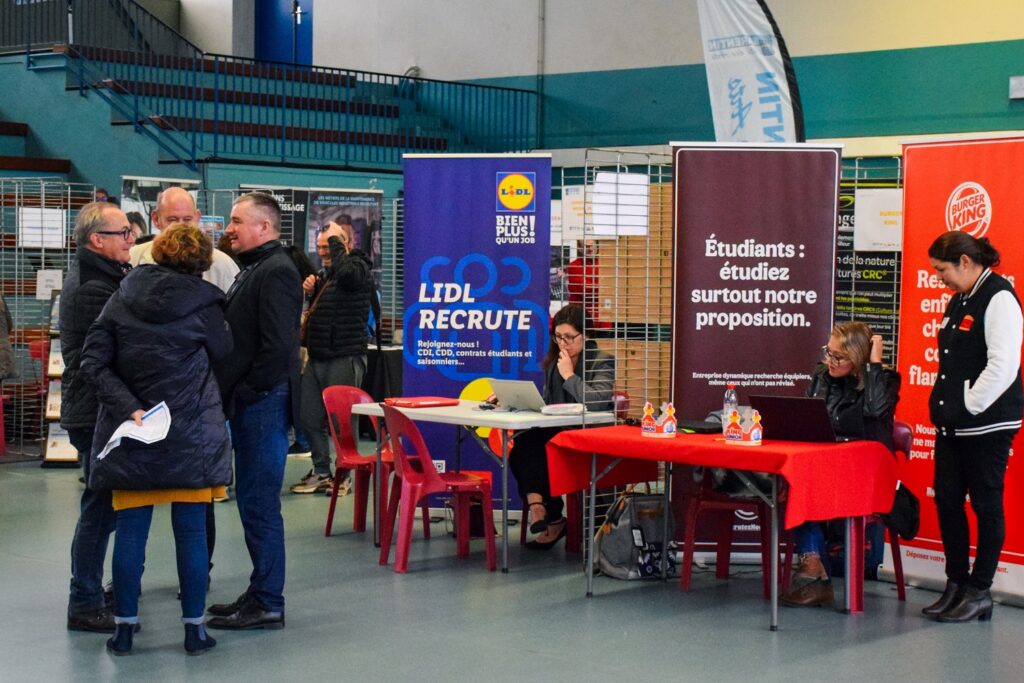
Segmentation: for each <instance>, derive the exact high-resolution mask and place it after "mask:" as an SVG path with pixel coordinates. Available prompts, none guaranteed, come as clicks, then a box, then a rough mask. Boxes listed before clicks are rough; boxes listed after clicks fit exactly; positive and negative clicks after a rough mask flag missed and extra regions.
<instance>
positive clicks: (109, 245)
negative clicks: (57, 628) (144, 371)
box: [60, 202, 135, 633]
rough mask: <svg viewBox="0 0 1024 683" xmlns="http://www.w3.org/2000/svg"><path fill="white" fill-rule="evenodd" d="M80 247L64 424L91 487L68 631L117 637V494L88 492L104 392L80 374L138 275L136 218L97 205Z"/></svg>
mask: <svg viewBox="0 0 1024 683" xmlns="http://www.w3.org/2000/svg"><path fill="white" fill-rule="evenodd" d="M75 242H76V243H77V244H78V251H77V253H76V255H75V260H74V261H73V262H72V263H71V267H70V268H69V270H68V275H67V277H66V278H64V286H63V289H62V290H61V295H60V298H61V303H60V350H61V353H62V354H63V356H64V375H63V377H62V378H61V387H62V389H61V402H60V424H61V426H62V427H64V429H66V430H67V432H68V438H69V439H70V441H71V445H72V446H74V447H75V448H76V449H77V450H78V454H79V457H80V458H81V459H82V464H83V467H84V468H85V481H86V487H85V490H84V491H82V499H81V503H80V506H79V513H78V524H77V526H76V527H75V536H74V540H72V542H71V590H70V596H69V598H68V629H69V630H72V631H99V632H106V633H109V632H112V631H113V630H114V615H113V613H112V612H111V611H110V608H109V607H108V606H107V605H106V604H105V601H104V597H103V560H104V557H106V554H107V543H108V542H109V540H110V534H111V532H112V531H113V530H114V509H113V508H112V507H111V502H110V492H109V491H95V490H93V489H92V488H91V487H89V485H88V481H89V450H90V448H91V447H92V437H93V430H94V429H95V428H96V412H97V409H98V406H97V402H96V393H95V391H94V389H93V387H92V385H91V383H90V382H89V381H88V380H87V379H86V377H85V376H83V375H82V374H81V373H80V372H79V368H80V365H81V359H82V347H83V345H84V343H85V335H86V332H88V331H89V326H90V325H92V323H93V321H95V320H96V318H97V317H99V314H100V311H101V310H103V306H104V305H105V304H106V303H107V300H108V299H109V298H110V297H111V295H112V294H113V293H114V292H115V291H117V287H118V285H119V284H120V282H121V279H122V278H123V277H124V276H125V274H126V273H127V272H128V271H129V270H130V269H131V266H129V265H128V251H129V249H131V246H132V244H134V242H135V238H134V237H133V236H132V231H131V227H130V226H129V225H128V217H127V216H125V214H124V212H123V211H121V210H120V209H119V208H117V206H116V205H114V204H109V203H106V202H92V203H90V204H86V205H85V206H83V207H82V209H81V211H79V212H78V218H77V220H76V222H75Z"/></svg>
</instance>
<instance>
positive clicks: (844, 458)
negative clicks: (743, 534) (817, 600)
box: [548, 426, 897, 529]
mask: <svg viewBox="0 0 1024 683" xmlns="http://www.w3.org/2000/svg"><path fill="white" fill-rule="evenodd" d="M592 453H597V454H598V456H599V457H598V463H597V472H598V473H599V474H600V473H601V471H602V470H603V469H604V468H605V467H606V466H607V465H608V464H609V463H610V462H611V461H612V460H613V459H614V458H623V460H622V462H620V463H619V464H618V465H617V466H616V467H615V468H614V469H613V470H612V471H611V472H609V473H608V474H606V475H605V476H604V477H603V478H602V479H601V480H600V481H599V482H598V486H600V487H609V486H616V485H622V484H626V483H632V482H640V481H653V480H655V479H657V476H658V474H657V472H658V469H657V464H658V462H670V463H686V464H690V465H705V466H709V467H728V468H731V469H738V470H753V471H756V472H768V473H771V474H779V475H782V477H783V478H784V479H785V480H786V481H787V482H789V493H788V497H787V503H786V506H785V508H786V518H785V527H786V528H787V529H791V528H793V527H795V526H797V525H799V524H801V523H803V522H805V521H808V520H826V519H835V518H838V517H859V516H862V515H870V514H873V513H876V512H888V511H889V510H890V509H891V508H892V501H893V497H894V495H895V493H896V477H897V471H896V459H895V458H894V457H893V456H892V454H891V453H889V450H888V449H887V448H886V447H885V446H883V445H882V444H880V443H878V442H877V441H851V442H848V443H835V444H833V443H799V442H796V441H765V442H764V443H763V444H762V445H760V446H730V445H728V444H726V443H725V442H723V441H722V440H721V437H719V436H717V435H714V434H680V435H679V436H677V437H675V438H674V439H652V438H649V437H644V436H641V435H640V428H639V427H628V426H618V427H595V428H590V429H574V430H569V431H565V432H562V433H560V434H558V435H557V436H555V438H553V439H552V440H551V441H549V442H548V468H549V471H550V476H551V492H552V493H553V494H554V495H561V494H563V493H569V492H571V491H579V490H581V489H585V488H588V487H589V486H590V455H591V454H592Z"/></svg>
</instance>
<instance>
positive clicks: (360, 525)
mask: <svg viewBox="0 0 1024 683" xmlns="http://www.w3.org/2000/svg"><path fill="white" fill-rule="evenodd" d="M371 472H372V470H368V469H366V468H364V467H360V468H359V469H357V470H352V484H353V488H354V489H355V491H354V492H353V494H354V495H353V497H354V500H353V501H352V531H366V504H367V502H368V499H369V497H370V474H371Z"/></svg>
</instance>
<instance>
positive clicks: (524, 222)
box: [402, 154, 551, 470]
mask: <svg viewBox="0 0 1024 683" xmlns="http://www.w3.org/2000/svg"><path fill="white" fill-rule="evenodd" d="M404 172H405V227H404V254H405V263H404V271H403V273H404V302H405V314H404V320H403V327H404V335H403V344H404V350H403V357H404V368H403V372H402V390H403V393H404V394H405V395H406V396H424V395H426V396H449V397H457V396H460V395H463V394H464V392H466V393H465V396H466V398H472V399H474V400H481V399H483V398H485V397H486V393H483V394H482V393H481V391H482V390H481V389H480V385H481V383H479V382H477V383H475V384H473V385H472V386H469V385H470V384H471V383H473V382H474V380H477V379H479V378H486V377H495V378H504V379H526V380H532V381H534V382H535V383H536V384H537V386H538V387H540V386H541V385H542V382H543V372H542V368H541V362H542V360H543V357H544V354H545V352H546V351H547V347H548V338H549V335H548V301H549V297H550V263H551V245H550V220H551V218H550V202H551V157H550V156H548V155H539V154H526V155H479V156H477V155H454V156H446V155H406V156H405V158H404ZM467 386H469V388H468V389H467ZM419 426H420V429H421V431H422V432H423V434H424V438H426V439H427V440H428V441H427V442H428V444H430V446H431V448H432V450H433V449H436V452H435V457H436V458H442V457H446V458H451V454H452V450H453V449H452V442H453V438H452V431H451V427H444V426H442V425H430V424H421V425H419ZM481 436H485V434H481ZM462 465H463V467H464V468H467V469H484V470H486V469H493V468H492V466H491V463H490V459H489V457H488V456H486V455H485V454H484V453H483V452H482V451H480V450H479V449H478V448H477V446H476V444H475V443H472V442H471V441H469V440H467V441H466V442H465V444H464V449H463V453H462Z"/></svg>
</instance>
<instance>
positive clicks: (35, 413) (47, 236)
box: [0, 178, 95, 456]
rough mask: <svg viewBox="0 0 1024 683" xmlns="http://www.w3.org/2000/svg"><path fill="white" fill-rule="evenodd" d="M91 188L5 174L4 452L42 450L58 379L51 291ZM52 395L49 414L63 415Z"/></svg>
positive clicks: (1, 186)
mask: <svg viewBox="0 0 1024 683" xmlns="http://www.w3.org/2000/svg"><path fill="white" fill-rule="evenodd" d="M94 189H95V188H94V187H93V186H92V185H85V184H79V183H66V182H64V181H62V180H59V179H49V178H0V246H2V249H0V282H2V294H3V298H4V300H5V302H6V305H7V308H8V310H9V312H10V314H11V318H12V321H13V325H12V328H11V334H10V341H11V344H12V348H13V350H14V358H15V374H14V375H13V376H11V377H8V378H5V379H4V380H3V414H4V432H5V435H6V440H7V442H8V443H6V444H5V446H6V455H7V456H12V455H13V456H17V455H27V456H38V455H40V454H41V450H42V442H43V439H44V438H45V437H46V433H47V424H46V423H47V419H46V418H47V414H46V413H47V409H46V408H47V397H48V395H50V394H51V393H53V392H59V385H60V382H59V379H60V377H59V376H60V371H61V364H60V362H59V350H60V346H59V340H58V339H57V336H58V334H59V330H57V329H56V328H57V324H56V323H57V318H56V305H55V302H57V301H59V298H58V292H55V291H54V290H59V289H60V286H61V282H62V280H63V277H64V275H65V274H66V273H67V269H68V266H69V265H70V263H71V258H72V257H73V256H74V249H75V245H74V242H73V239H72V230H73V228H74V224H75V219H76V217H77V216H78V211H79V209H81V207H82V206H84V205H85V204H87V203H88V202H90V201H92V199H93V196H94ZM51 348H52V350H53V354H54V355H53V362H52V363H51ZM54 397H56V405H57V407H58V410H57V412H56V414H53V411H52V410H50V411H49V412H50V413H51V414H50V415H49V418H50V419H51V420H57V419H59V417H60V415H59V394H54V396H51V398H54ZM51 402H52V401H51Z"/></svg>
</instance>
